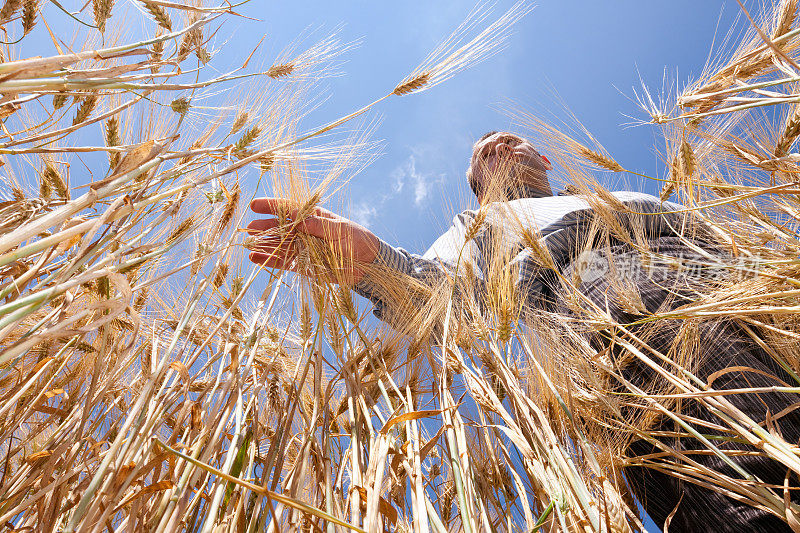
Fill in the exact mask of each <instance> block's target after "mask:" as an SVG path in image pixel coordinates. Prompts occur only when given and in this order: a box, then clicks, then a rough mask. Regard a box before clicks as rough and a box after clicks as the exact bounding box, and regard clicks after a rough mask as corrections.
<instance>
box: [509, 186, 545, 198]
mask: <svg viewBox="0 0 800 533" xmlns="http://www.w3.org/2000/svg"><path fill="white" fill-rule="evenodd" d="M506 195H507V196H508V199H509V200H519V199H521V198H544V197H545V196H553V193H552V191H550V190H542V189H541V188H540V187H531V186H528V185H523V186H522V187H515V188H514V189H512V190H509V191H508V192H507V193H506Z"/></svg>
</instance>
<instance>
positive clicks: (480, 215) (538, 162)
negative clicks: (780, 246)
mask: <svg viewBox="0 0 800 533" xmlns="http://www.w3.org/2000/svg"><path fill="white" fill-rule="evenodd" d="M550 169H551V164H550V162H549V161H548V159H547V158H546V157H545V156H543V155H541V154H540V153H539V152H538V151H537V150H536V149H535V148H534V147H533V146H532V145H531V143H530V142H528V141H527V140H525V139H523V138H522V137H519V136H517V135H514V134H512V133H507V132H489V133H487V134H486V135H484V136H483V137H482V138H481V139H480V140H479V141H478V142H476V143H475V145H474V148H473V153H472V157H471V160H470V166H469V169H468V170H467V178H468V181H469V184H470V187H471V188H472V190H473V192H474V193H475V194H476V196H477V198H478V200H479V201H480V204H481V206H482V207H481V211H464V212H463V213H461V214H459V215H458V216H457V217H456V218H455V219H454V222H453V226H452V227H451V228H450V229H449V230H448V231H447V232H446V233H445V234H444V235H442V236H441V237H440V238H439V239H437V241H436V242H435V243H434V244H433V246H432V247H431V248H430V249H429V250H428V251H427V252H426V253H425V254H424V255H422V256H419V255H415V254H411V253H408V252H406V251H405V250H403V249H399V248H395V247H393V246H391V245H389V244H388V243H386V242H385V241H383V240H381V239H379V238H378V237H377V236H375V235H374V234H373V233H372V232H370V231H369V230H367V229H366V228H364V227H362V226H359V225H358V224H356V223H354V222H352V221H350V220H347V219H345V218H342V217H340V216H338V215H336V214H334V213H331V212H330V211H327V210H324V209H321V208H316V209H314V210H313V211H312V212H311V213H310V214H309V215H308V216H307V217H304V218H303V219H302V220H300V221H296V224H295V226H294V227H295V231H297V232H300V233H305V234H307V235H310V236H313V237H317V238H319V239H323V240H325V241H327V243H328V245H329V247H330V248H331V249H332V250H333V252H334V254H335V255H336V256H337V257H338V258H339V261H338V264H337V272H336V273H335V275H334V276H333V277H332V279H334V280H335V281H336V282H338V283H341V284H344V285H347V286H349V287H352V288H353V289H354V290H355V291H356V292H358V293H359V294H361V295H362V296H365V297H367V298H369V299H370V300H371V301H372V302H373V303H374V304H375V314H376V315H377V316H378V317H379V318H381V319H383V320H386V321H388V322H390V323H392V324H393V325H396V326H398V327H402V322H403V321H404V320H407V316H406V315H408V313H398V312H397V309H395V308H396V307H397V305H398V304H397V301H398V299H397V298H396V296H395V295H393V294H392V288H391V287H387V284H386V283H383V282H382V281H381V279H380V278H381V276H379V275H377V274H375V272H379V271H383V272H392V273H394V274H396V275H398V276H399V277H398V279H407V280H409V283H417V284H419V285H422V286H429V287H434V286H436V285H442V281H443V280H445V279H446V278H447V277H448V276H452V275H453V274H454V273H458V275H462V274H461V273H462V272H464V271H458V270H457V266H458V265H459V264H468V265H469V267H470V268H469V270H470V271H471V272H472V273H473V274H474V278H471V279H474V284H475V285H476V286H477V289H476V290H483V291H487V290H489V289H486V288H485V286H486V283H488V278H489V276H490V271H491V269H492V267H493V265H494V266H496V258H497V257H501V258H502V261H503V262H504V263H503V265H504V266H503V268H504V271H505V272H510V273H513V276H514V277H515V279H514V284H515V286H516V289H517V292H518V293H520V294H521V295H522V298H524V301H525V303H524V306H523V307H524V311H526V312H529V313H533V312H535V311H536V310H537V309H542V310H546V311H547V312H550V313H556V314H558V316H564V317H577V318H579V317H580V315H581V310H580V309H576V307H575V304H574V302H575V299H574V298H572V299H570V298H567V297H566V296H565V294H566V293H565V292H564V290H565V289H564V287H563V285H562V283H561V282H559V281H558V276H556V275H555V274H556V273H558V274H560V275H561V276H562V278H561V279H564V278H566V279H572V280H575V283H576V287H575V289H576V290H577V291H579V292H580V293H581V294H582V295H583V296H584V298H585V300H584V301H585V302H587V303H586V305H587V306H590V305H595V306H597V307H598V308H599V309H604V310H606V312H608V314H609V315H610V316H611V318H612V319H614V320H616V321H617V322H618V323H620V324H630V323H633V322H636V321H637V320H638V319H640V318H642V317H644V316H647V315H648V314H651V313H656V312H663V311H667V310H671V309H673V308H675V307H678V306H680V305H683V304H685V303H689V302H691V301H692V300H693V299H695V298H696V297H697V296H698V295H699V294H702V293H703V291H705V290H707V289H708V286H707V285H706V284H707V282H708V280H709V276H708V272H705V271H704V272H697V271H695V272H694V273H692V272H690V271H689V270H688V269H683V270H681V269H678V270H677V271H675V270H674V269H673V270H671V269H667V268H663V269H661V275H662V276H661V278H659V279H656V278H655V277H654V276H652V275H651V274H652V273H651V272H650V273H648V274H646V275H645V271H646V269H644V268H638V267H641V266H642V265H641V264H640V263H641V252H640V250H639V249H638V248H641V247H642V246H644V247H646V248H649V249H650V251H651V252H653V255H655V256H658V257H668V258H670V257H671V258H676V259H679V260H681V261H684V262H685V261H688V262H689V263H692V262H694V263H697V264H707V263H708V262H709V256H711V257H712V258H713V257H716V258H720V259H724V257H725V253H724V251H722V250H721V249H719V248H717V247H716V246H715V245H714V244H713V242H712V241H713V239H710V238H709V239H707V240H704V239H705V238H706V237H707V235H706V236H704V234H703V232H702V228H699V229H698V228H696V227H695V226H697V225H696V224H694V223H693V221H692V220H691V219H689V218H687V216H688V215H686V214H685V213H683V212H682V211H684V210H682V208H681V206H679V205H677V204H672V203H669V202H663V203H662V202H660V201H659V200H658V199H657V198H655V197H652V196H650V195H646V194H641V193H635V192H617V193H613V194H611V195H608V197H607V198H605V199H604V202H599V201H597V199H594V198H592V197H589V196H582V195H559V196H553V194H552V190H551V187H550V183H549V181H548V178H547V171H548V170H550ZM601 204H602V205H601ZM251 208H252V209H253V210H254V211H255V212H257V213H262V214H268V215H276V216H277V215H278V214H279V213H281V214H282V215H281V216H284V215H288V217H289V218H290V219H294V218H296V217H297V216H298V213H297V207H296V206H294V207H293V206H292V205H291V204H290V203H289V202H287V201H285V200H280V199H275V198H259V199H256V200H254V201H253V202H252V204H251ZM600 215H603V216H605V217H606V218H605V221H606V225H607V226H611V227H613V228H617V229H616V230H615V231H614V232H611V233H607V234H606V235H604V238H601V237H603V235H602V231H598V217H600ZM609 217H610V218H609ZM601 218H602V217H601ZM476 225H480V226H481V228H478V229H479V230H480V231H477V230H476V227H475V226H476ZM276 227H278V219H277V218H271V219H264V220H255V221H253V222H252V223H251V224H250V225H249V226H248V229H249V230H250V231H251V232H253V233H257V234H262V235H268V234H269V232H270V230H274V229H275V228H276ZM687 228H694V229H697V230H698V232H697V233H696V234H693V235H691V236H690V237H689V238H687V237H686V236H685V235H686V234H687ZM264 232H266V233H264ZM688 233H691V232H688ZM532 234H534V235H535V236H536V239H537V242H538V243H539V244H538V245H537V244H535V243H533V244H532V243H531V242H530V236H531V235H532ZM601 242H603V243H604V244H605V247H604V248H601V247H600V244H601ZM640 245H641V246H640ZM581 250H583V251H584V252H587V251H588V252H590V254H594V256H592V259H593V260H594V261H588V262H586V261H582V260H580V258H581V257H582V256H585V253H584V254H579V252H580V251H581ZM704 250H705V251H704ZM543 255H544V256H546V257H545V258H543ZM295 257H296V250H295V249H294V248H293V245H292V244H291V243H290V241H289V240H287V239H276V238H272V239H270V238H264V239H263V240H262V242H261V247H260V249H259V250H258V251H254V252H253V253H251V255H250V259H251V260H252V261H254V262H256V263H261V264H263V265H265V266H266V267H270V268H285V269H297V268H299V267H298V266H297V265H298V263H297V262H295ZM712 262H713V261H712ZM587 264H591V265H594V267H597V268H594V267H593V268H587V267H586V265H587ZM622 264H626V265H628V266H630V265H631V264H635V265H638V266H637V269H635V270H634V271H631V269H630V268H628V269H627V271H624V272H623V270H622V269H621V268H620V265H622ZM543 265H544V266H543ZM598 268H599V269H600V271H598ZM620 276H627V277H628V278H629V279H626V280H624V281H625V282H626V283H627V284H628V285H631V284H632V286H633V287H634V288H635V290H636V291H637V295H636V298H634V300H635V302H634V303H631V302H630V298H626V297H625V295H624V294H623V292H624V291H623V289H621V288H620V283H619V281H620V280H619V279H616V278H619V277H620ZM523 315H524V314H523ZM659 324H661V325H659V326H658V327H652V328H650V329H648V330H647V332H648V335H650V337H649V345H650V346H652V347H653V348H655V349H657V350H659V351H661V352H662V353H664V354H666V353H668V352H669V351H670V348H671V347H672V345H673V342H674V341H675V338H676V335H677V333H678V328H679V321H672V322H670V321H662V322H659ZM634 331H644V330H636V329H634ZM698 332H699V333H698V334H699V335H701V336H704V338H703V346H702V347H701V351H702V350H703V349H705V351H703V352H702V353H700V354H698V358H697V361H699V363H698V365H699V368H698V375H699V377H700V378H701V379H707V378H708V377H709V375H711V374H712V373H713V372H714V371H716V370H719V369H724V368H729V367H738V368H740V369H741V368H742V367H747V368H752V369H754V371H753V372H749V371H742V370H739V371H738V372H728V373H725V374H724V376H722V377H720V378H719V379H717V381H715V383H714V386H715V388H748V387H769V386H774V385H776V384H778V383H777V381H776V380H775V379H772V378H770V377H768V376H769V375H774V376H778V377H779V378H780V379H783V380H785V381H787V382H790V379H791V378H790V377H789V376H788V375H787V374H786V372H785V371H784V370H783V369H781V368H779V367H778V366H777V364H775V363H774V361H773V360H772V358H771V357H770V356H769V355H768V354H767V353H765V352H764V351H763V349H761V348H760V347H759V346H758V345H757V344H755V343H754V342H753V341H752V340H750V339H749V338H748V337H747V336H746V335H744V334H743V333H742V331H741V330H739V329H738V328H737V326H736V325H735V324H733V323H729V322H724V323H722V322H719V323H714V324H711V325H707V324H701V325H700V326H698ZM585 334H586V337H587V339H588V340H589V341H590V343H591V344H592V346H593V347H594V348H595V349H596V350H597V351H598V353H602V352H603V351H604V350H605V349H607V348H608V347H607V346H606V344H607V341H605V340H604V339H603V338H602V337H601V336H600V335H597V334H595V333H592V332H591V331H587V332H586V333H585ZM612 353H613V351H612ZM620 368H622V367H620ZM623 373H624V376H625V377H626V379H628V380H629V381H631V382H632V383H633V384H634V385H636V386H638V387H640V388H642V389H643V390H656V389H654V387H657V386H658V385H659V381H658V377H657V376H656V375H655V374H654V372H653V370H652V369H650V368H647V367H646V366H645V365H643V364H642V363H639V362H636V361H634V362H632V363H631V362H628V363H627V364H626V366H625V367H624V370H623ZM753 396H757V397H756V398H755V399H754V398H753ZM729 398H730V399H731V402H732V403H734V405H735V406H736V407H737V408H739V409H741V410H742V411H744V412H745V413H746V414H747V415H749V416H750V417H751V418H753V419H754V420H756V421H763V420H765V419H766V418H768V413H771V414H772V415H775V414H776V413H779V412H780V411H781V410H783V409H784V408H786V407H787V406H790V405H792V404H793V403H795V402H797V401H798V400H800V396H797V395H791V394H785V393H774V394H761V395H750V396H748V395H745V394H740V395H734V396H729ZM685 412H686V413H687V414H688V415H689V416H692V417H694V418H695V419H696V420H701V421H706V422H708V424H715V420H716V419H715V417H714V416H713V415H712V414H711V413H709V412H708V411H707V410H706V409H704V408H702V407H699V406H698V403H697V402H691V405H689V406H687V407H686V408H685ZM781 420H782V422H783V423H782V425H781V426H780V428H781V430H782V432H783V435H784V438H786V440H787V441H788V442H797V441H798V439H800V419H798V417H797V415H795V414H793V413H789V414H786V415H785V416H784V417H783V418H782V419H781ZM651 429H655V430H663V431H670V429H673V430H674V424H673V423H672V422H671V421H669V420H659V421H656V422H655V423H654V426H652V427H651ZM702 431H704V432H705V433H707V434H709V433H712V434H713V433H714V431H715V430H713V429H707V427H702ZM687 441H691V439H683V440H681V439H677V438H672V437H663V438H662V442H664V443H667V444H668V445H669V446H670V447H672V448H674V449H678V450H694V449H703V446H702V445H701V444H699V443H697V442H687ZM720 446H721V447H726V446H727V447H728V448H737V445H735V444H730V443H725V444H722V445H720ZM738 449H748V450H751V448H748V447H747V446H746V445H742V446H738ZM627 452H628V455H630V456H646V455H648V454H653V453H658V452H659V449H658V447H657V446H655V445H653V444H651V443H646V442H645V441H634V442H633V443H632V444H631V445H630V446H629V447H628V450H627ZM690 457H691V459H692V460H693V461H695V462H696V463H697V464H700V465H704V466H707V467H709V468H713V469H714V470H717V471H719V472H722V473H723V474H725V475H730V476H732V477H737V474H736V473H734V472H733V471H732V470H731V469H730V467H729V466H726V465H725V464H724V463H723V462H722V461H721V459H719V458H717V457H716V456H714V455H713V454H690ZM735 460H736V461H737V462H738V463H739V464H740V465H742V467H743V468H745V469H746V470H747V471H748V472H749V473H750V474H752V475H754V476H756V477H757V478H759V479H761V480H762V481H764V482H766V483H768V484H771V485H772V486H782V485H783V480H784V476H785V475H786V469H785V468H784V467H782V466H781V465H779V464H778V463H776V462H774V461H769V460H766V459H763V458H760V457H756V456H749V455H744V456H741V457H737V458H736V459H735ZM626 475H627V478H628V482H629V483H630V485H631V488H632V489H633V491H634V493H635V494H636V495H637V497H638V498H639V499H640V501H641V502H642V504H643V506H644V507H645V509H646V510H647V512H648V514H650V515H651V517H652V518H653V519H654V520H655V521H656V523H658V524H660V525H663V524H664V523H665V521H666V520H667V518H668V517H669V516H670V514H672V517H671V519H670V524H671V525H670V529H671V530H673V531H684V532H686V531H698V532H700V531H731V532H733V531H776V532H777V531H789V528H788V526H787V525H786V524H785V523H784V522H783V521H781V520H780V519H779V518H777V517H775V516H774V515H772V514H770V513H768V512H767V511H764V510H760V509H755V508H753V507H750V506H748V505H745V504H743V503H740V502H738V501H736V500H735V499H731V498H728V497H727V496H724V495H722V494H719V493H717V492H714V491H710V490H708V489H705V488H703V487H701V486H699V485H696V484H692V483H685V482H684V481H682V480H680V479H678V478H676V477H673V476H670V475H666V474H664V473H662V472H661V471H659V470H651V469H647V468H628V469H627V470H626Z"/></svg>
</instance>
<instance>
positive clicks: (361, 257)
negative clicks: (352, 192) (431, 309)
mask: <svg viewBox="0 0 800 533" xmlns="http://www.w3.org/2000/svg"><path fill="white" fill-rule="evenodd" d="M250 208H251V209H252V210H253V211H255V212H256V213H259V214H265V215H271V216H272V217H273V218H267V219H258V220H254V221H252V222H250V224H249V225H248V226H247V230H248V232H249V233H250V234H251V235H255V236H257V237H258V238H259V239H258V244H257V249H256V250H255V251H253V252H252V253H251V254H250V260H251V261H253V262H255V263H259V264H262V265H264V266H266V267H268V268H283V269H287V270H292V271H294V272H299V268H301V267H300V266H299V265H298V263H297V262H296V261H295V259H296V258H297V253H298V250H297V248H296V245H295V244H294V240H295V239H294V238H293V237H295V236H296V235H292V233H294V234H298V233H302V234H305V235H309V236H311V237H316V238H318V239H321V240H323V241H325V242H326V243H327V244H328V247H329V249H330V250H331V251H332V252H333V254H334V255H335V256H336V259H337V261H336V267H337V272H336V273H335V275H331V276H329V277H328V279H326V281H329V282H334V283H341V284H342V285H346V286H347V287H348V288H352V289H353V290H355V291H356V293H358V294H360V295H361V296H364V297H366V298H368V299H369V300H370V301H372V303H373V304H374V305H375V315H376V316H377V317H378V318H380V319H382V320H386V321H388V322H389V323H391V324H392V325H395V326H397V325H398V321H397V318H398V316H399V315H400V314H402V313H400V309H399V307H401V306H404V304H409V303H411V304H412V306H413V307H416V308H417V309H418V308H419V305H420V304H419V302H418V301H417V302H414V301H413V300H419V298H420V290H419V289H424V288H426V287H427V288H432V287H433V286H435V285H436V284H438V283H440V282H441V280H442V279H443V278H444V276H445V271H446V268H445V266H444V265H443V264H442V263H441V262H440V261H437V260H431V259H426V258H423V257H421V256H418V255H414V254H410V253H408V252H406V251H405V250H403V249H399V248H394V247H392V246H391V245H389V244H387V243H386V242H384V241H382V240H380V239H379V238H378V237H377V236H376V235H375V234H374V233H372V232H371V231H369V230H368V229H366V228H364V227H363V226H361V225H359V224H357V223H355V222H353V221H352V220H349V219H347V218H344V217H341V216H339V215H337V214H335V213H332V212H330V211H328V210H326V209H323V208H320V207H315V208H312V209H310V210H309V211H308V213H301V212H300V209H301V208H300V207H298V205H297V204H296V202H292V201H290V200H284V199H279V198H257V199H255V200H253V201H252V202H251V204H250ZM281 218H283V219H284V220H283V224H284V226H283V227H284V228H285V227H288V228H290V229H289V230H288V231H289V233H288V234H287V233H286V232H282V233H281V232H279V230H278V228H279V227H280V226H281ZM299 273H301V274H308V273H307V272H299Z"/></svg>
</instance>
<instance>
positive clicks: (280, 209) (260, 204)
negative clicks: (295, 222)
mask: <svg viewBox="0 0 800 533" xmlns="http://www.w3.org/2000/svg"><path fill="white" fill-rule="evenodd" d="M302 207H303V205H302V204H301V203H298V202H296V201H295V200H288V199H286V198H255V199H254V200H253V201H251V202H250V209H252V210H253V211H255V212H256V213H260V214H262V215H274V216H278V215H280V214H281V213H283V214H285V215H286V216H288V217H289V218H292V219H293V218H295V217H296V216H297V212H298V211H299V210H300V208H302ZM328 213H329V212H328V211H326V210H325V209H322V208H321V207H313V208H312V209H311V210H310V212H309V214H313V215H318V216H325V215H326V214H328Z"/></svg>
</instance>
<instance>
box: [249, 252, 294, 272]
mask: <svg viewBox="0 0 800 533" xmlns="http://www.w3.org/2000/svg"><path fill="white" fill-rule="evenodd" d="M293 259H294V258H293V257H286V256H282V255H276V254H272V253H263V252H251V253H250V261H252V262H253V263H257V264H259V265H263V266H264V267H265V268H280V269H283V270H286V269H288V268H289V266H291V264H292V260H293Z"/></svg>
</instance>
